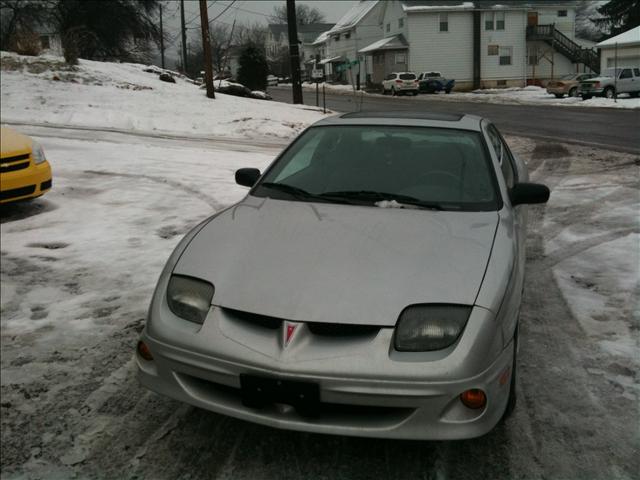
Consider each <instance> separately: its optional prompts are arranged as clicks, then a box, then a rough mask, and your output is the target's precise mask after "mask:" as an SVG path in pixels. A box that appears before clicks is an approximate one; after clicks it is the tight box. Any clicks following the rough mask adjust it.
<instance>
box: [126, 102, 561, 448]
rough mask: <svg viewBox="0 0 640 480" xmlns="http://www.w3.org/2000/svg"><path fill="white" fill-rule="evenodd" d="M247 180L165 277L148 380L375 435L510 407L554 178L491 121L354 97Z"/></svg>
mask: <svg viewBox="0 0 640 480" xmlns="http://www.w3.org/2000/svg"><path fill="white" fill-rule="evenodd" d="M236 181H237V182H238V183H239V184H241V185H244V186H249V187H251V190H250V191H249V193H248V195H247V196H246V197H245V198H244V199H243V200H242V201H241V202H239V203H237V204H235V205H232V206H230V207H229V208H227V209H225V210H223V211H221V212H218V213H216V214H215V215H213V216H212V217H210V218H208V219H207V220H205V221H204V222H202V223H201V224H200V225H198V226H197V227H195V228H194V229H193V230H192V231H191V232H190V233H188V234H187V235H186V236H185V237H184V239H183V240H182V241H181V242H180V244H179V245H178V246H177V248H176V249H175V251H174V252H173V254H172V255H171V257H170V258H169V261H168V262H167V265H166V267H165V268H164V270H163V272H162V274H161V276H160V280H159V281H158V284H157V287H156V290H155V293H154V295H153V299H152V302H151V307H150V309H149V314H148V319H147V323H146V327H145V329H144V331H143V333H142V336H141V338H140V341H139V342H138V347H137V354H136V359H137V365H138V368H139V378H140V380H141V382H142V383H143V385H145V386H146V387H148V388H149V389H151V390H154V391H156V392H158V393H160V394H163V395H166V396H168V397H172V398H175V399H177V400H180V401H183V402H187V403H189V404H192V405H195V406H198V407H201V408H204V409H208V410H211V411H214V412H218V413H222V414H225V415H230V416H233V417H237V418H240V419H243V420H248V421H251V422H256V423H261V424H264V425H270V426H272V427H278V428H287V429H292V430H303V431H309V432H318V433H329V434H341V435H356V436H369V437H388V438H406V439H461V438H471V437H476V436H479V435H482V434H484V433H486V432H488V431H489V430H491V429H492V428H493V427H494V426H495V425H496V424H497V423H498V422H499V421H500V420H501V418H503V416H504V415H505V412H509V411H510V410H511V409H512V408H513V406H514V402H515V390H514V389H515V367H516V352H517V343H518V333H517V332H518V314H519V311H520V303H521V297H522V290H523V276H524V264H525V235H526V210H525V209H526V207H525V204H529V203H543V202H546V201H547V199H548V197H549V190H548V189H547V187H545V186H544V185H537V184H532V183H528V176H527V170H526V167H525V164H524V163H523V162H522V161H520V160H519V159H518V158H517V157H516V156H514V155H513V154H512V153H511V151H510V150H509V147H508V146H507V144H506V143H505V141H504V139H503V138H502V137H501V135H500V133H499V132H498V130H497V129H496V127H495V126H494V125H492V124H491V123H490V122H489V121H488V120H486V119H482V118H479V117H475V116H470V115H437V114H433V115H429V114H425V113H413V112H402V113H381V114H375V113H348V114H344V115H341V116H336V117H332V118H328V119H325V120H322V121H320V122H318V123H316V124H315V125H313V126H311V127H310V128H308V129H307V130H305V131H304V132H303V133H302V134H301V135H300V136H299V137H298V138H296V139H295V140H294V141H293V142H292V143H291V145H289V147H287V148H286V149H285V150H284V152H282V154H280V156H279V157H278V158H277V159H276V160H275V161H274V162H273V164H272V165H271V166H270V167H269V168H268V169H267V171H266V172H265V173H264V174H262V175H261V174H260V172H259V171H258V170H256V169H241V170H238V172H236Z"/></svg>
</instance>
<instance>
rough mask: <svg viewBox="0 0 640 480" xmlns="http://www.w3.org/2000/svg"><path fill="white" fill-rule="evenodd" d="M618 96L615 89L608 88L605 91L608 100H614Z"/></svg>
mask: <svg viewBox="0 0 640 480" xmlns="http://www.w3.org/2000/svg"><path fill="white" fill-rule="evenodd" d="M615 94H616V91H615V90H614V89H613V87H607V88H605V89H604V96H605V97H606V98H613V97H614V96H615Z"/></svg>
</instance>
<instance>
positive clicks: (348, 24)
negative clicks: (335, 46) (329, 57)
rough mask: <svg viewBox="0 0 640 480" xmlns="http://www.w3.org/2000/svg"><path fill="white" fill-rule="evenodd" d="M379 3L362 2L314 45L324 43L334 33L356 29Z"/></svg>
mask: <svg viewBox="0 0 640 480" xmlns="http://www.w3.org/2000/svg"><path fill="white" fill-rule="evenodd" d="M378 3H379V0H360V1H359V2H358V3H357V4H356V5H354V6H353V7H351V10H349V11H348V12H347V13H345V14H344V15H343V16H342V18H340V20H338V23H336V24H335V25H334V26H333V28H331V29H329V30H328V31H326V32H323V33H322V34H321V35H319V36H318V37H317V38H316V39H315V40H314V42H313V43H314V45H315V44H318V43H322V42H324V41H325V40H326V39H327V38H329V35H331V34H332V33H341V32H344V31H347V30H351V29H352V28H353V27H355V26H356V25H357V24H358V23H359V22H360V21H361V20H362V19H363V18H364V17H365V16H366V15H367V13H369V12H370V11H371V10H372V9H373V7H375V6H376V5H377V4H378Z"/></svg>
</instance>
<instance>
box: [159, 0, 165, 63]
mask: <svg viewBox="0 0 640 480" xmlns="http://www.w3.org/2000/svg"><path fill="white" fill-rule="evenodd" d="M159 6H160V58H161V61H162V68H164V30H163V29H162V3H160V4H159Z"/></svg>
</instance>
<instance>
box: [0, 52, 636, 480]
mask: <svg viewBox="0 0 640 480" xmlns="http://www.w3.org/2000/svg"><path fill="white" fill-rule="evenodd" d="M2 55H3V56H2V61H3V64H4V62H5V60H6V58H5V54H2ZM93 63H97V62H91V64H88V63H85V62H82V64H81V68H80V69H79V70H78V71H72V72H70V73H69V74H70V75H72V77H70V78H73V79H76V81H78V82H85V83H73V82H70V81H62V80H61V81H55V80H50V79H49V76H51V75H52V73H51V71H50V70H49V69H50V65H45V66H43V67H42V68H43V69H45V70H46V72H42V73H39V74H38V73H24V74H19V73H16V71H15V70H13V71H7V70H3V72H2V78H1V80H0V81H1V82H2V83H1V86H2V121H3V122H5V121H8V120H20V121H24V122H42V121H50V122H52V123H61V124H72V125H81V126H85V125H86V126H93V127H106V128H108V129H123V130H127V129H131V133H135V132H136V131H138V132H140V133H145V135H139V136H138V135H131V134H125V133H117V132H101V131H93V130H82V131H73V130H63V129H55V128H34V127H27V126H22V127H20V128H21V129H22V130H23V131H25V133H28V134H31V135H33V136H34V138H36V139H37V140H38V141H40V142H41V143H42V145H43V146H44V148H45V150H46V152H47V155H48V157H49V160H50V162H51V164H52V168H53V175H54V177H53V182H54V183H53V185H54V186H53V189H52V190H51V192H49V193H48V194H47V195H45V196H44V197H42V198H40V199H38V200H35V201H33V202H30V203H25V204H20V205H16V206H13V207H8V208H3V209H2V215H1V218H0V222H1V228H0V241H1V242H0V255H1V262H0V280H1V281H0V285H1V288H2V291H1V292H0V293H1V301H0V307H1V318H0V341H1V345H0V346H1V349H2V357H1V371H2V375H1V376H0V389H1V390H0V391H1V394H2V402H1V404H0V408H1V412H2V415H1V417H0V422H1V427H2V428H1V440H2V457H1V462H2V465H1V467H2V477H3V478H25V479H29V478H34V479H35V478H60V479H67V478H154V479H155V478H159V479H161V478H219V479H223V478H234V479H253V478H265V479H268V478H274V479H275V478H292V479H293V478H295V479H297V478H305V479H306V478H310V479H321V478H372V477H380V478H395V479H403V478H530V479H543V478H615V479H617V478H620V479H627V478H634V477H635V476H636V473H637V471H638V468H640V464H639V463H638V458H637V450H638V447H639V445H638V437H637V425H638V421H639V418H638V410H637V406H638V398H639V396H640V389H639V384H640V379H639V378H638V371H639V368H638V367H639V366H640V365H639V358H640V355H639V351H640V350H639V348H638V322H639V321H640V319H639V318H638V308H637V298H638V289H639V284H638V278H639V271H638V266H639V252H640V245H639V244H638V242H639V241H640V226H639V224H638V216H637V212H638V211H639V209H640V184H639V180H638V179H639V178H640V175H639V174H640V171H639V170H640V166H639V165H640V163H639V160H638V158H637V157H634V156H632V155H628V154H619V153H615V152H610V151H605V150H596V149H592V148H588V147H576V146H569V145H564V144H557V143H546V142H539V141H533V140H528V139H523V138H518V137H510V138H508V139H507V140H508V141H509V143H510V144H511V145H512V147H513V149H514V151H515V152H516V153H517V154H519V155H520V156H522V158H523V159H524V160H525V161H527V162H528V165H529V169H530V172H531V175H532V179H533V180H534V181H540V182H543V183H546V184H548V185H549V186H550V188H551V189H552V194H551V200H550V202H549V204H547V205H545V206H540V207H535V208H531V209H530V222H529V240H528V257H527V263H528V265H527V276H526V285H525V294H524V299H523V305H522V312H521V346H520V354H519V366H518V368H519V370H518V378H519V387H518V388H519V390H518V392H519V393H518V407H517V408H516V411H515V413H514V416H513V417H512V418H511V419H509V420H508V421H507V422H506V423H505V424H503V425H500V426H499V427H498V428H496V429H495V430H494V431H493V432H491V433H490V434H489V435H487V436H485V437H483V439H482V440H481V441H477V440H475V441H474V440H472V441H468V442H441V443H429V444H425V443H424V442H391V441H377V440H373V439H357V438H345V437H332V436H320V435H310V434H304V433H297V432H286V431H279V430H275V429H270V428H266V427H261V426H256V425H252V424H248V423H245V422H241V421H237V420H234V419H230V418H226V417H222V416H219V415H215V414H212V413H209V412H205V411H202V410H198V409H194V408H190V407H187V406H184V405H180V404H179V403H177V402H174V401H171V400H169V399H166V398H161V397H159V396H156V395H154V394H151V393H149V392H147V391H146V390H144V389H143V388H142V387H140V386H139V384H138V382H137V380H136V378H135V369H134V365H133V362H132V354H133V349H134V346H135V342H136V340H137V338H138V334H139V331H140V330H141V329H142V327H143V324H144V317H145V314H146V309H147V306H148V303H149V299H150V296H151V292H152V289H153V288H154V286H155V281H156V279H157V277H158V275H159V272H160V270H161V268H162V266H163V264H164V262H165V261H166V259H167V257H168V255H169V253H170V252H171V250H172V249H173V247H174V246H175V245H176V244H177V242H178V241H179V239H180V237H181V236H182V235H183V234H184V233H185V232H186V231H187V230H188V229H189V228H190V227H191V226H193V225H195V224H197V223H198V222H199V221H201V220H202V219H204V218H205V217H207V216H209V215H211V214H212V213H213V212H215V211H217V210H219V209H221V208H223V207H224V206H226V205H229V204H231V203H233V202H235V201H237V200H239V199H240V198H241V197H242V196H243V195H244V194H245V192H246V189H245V188H243V187H239V186H237V185H236V184H235V182H234V179H233V172H234V170H236V169H237V168H240V167H257V168H260V169H264V168H265V167H266V166H267V165H268V164H269V162H270V161H271V160H272V159H273V158H274V156H275V155H276V154H277V152H278V150H279V148H281V147H280V146H277V145H273V144H272V145H271V146H269V142H264V138H265V137H264V136H265V135H267V136H268V135H272V136H274V137H276V139H279V140H280V144H282V142H283V141H284V138H285V137H290V136H291V134H292V133H293V132H295V131H297V129H299V128H302V127H304V126H305V125H306V124H307V123H308V122H311V121H313V120H315V119H316V118H319V116H320V114H319V113H317V112H314V111H309V110H305V109H303V108H296V107H291V106H289V105H284V104H277V103H275V102H267V101H264V102H261V101H257V100H246V99H239V98H235V97H225V96H222V95H221V96H220V99H219V100H216V101H215V102H214V103H213V105H214V107H215V106H218V107H216V108H218V110H217V111H220V110H224V109H227V110H226V116H225V115H217V116H215V117H211V118H209V117H207V118H206V119H204V120H203V121H202V122H198V123H197V125H196V126H197V128H195V129H192V128H191V123H190V122H191V121H192V120H191V119H190V115H196V114H197V113H198V112H200V110H198V109H199V108H200V107H199V106H198V105H199V104H200V103H202V92H201V91H200V90H199V89H198V88H197V87H196V86H193V85H190V84H187V83H186V82H183V83H181V81H179V82H178V83H177V84H176V85H173V84H166V85H165V84H163V83H161V82H158V81H157V79H156V76H155V75H152V74H147V73H144V72H142V73H141V72H140V71H139V67H140V66H131V65H123V64H121V65H115V66H114V65H108V64H105V65H102V64H97V65H93ZM3 68H4V65H3ZM30 68H32V69H37V68H39V67H36V66H31V67H30ZM67 73H68V72H66V71H64V70H60V71H59V73H58V75H66V74H67ZM147 75H148V76H147ZM92 82H93V83H95V82H97V83H101V85H96V84H92ZM147 82H148V83H147ZM125 85H130V86H129V87H126V86H125ZM131 85H133V86H131ZM147 86H151V87H152V88H153V89H152V90H148V89H143V88H142V87H147ZM175 87H177V88H175ZM24 92H27V93H29V94H33V95H32V96H31V97H30V100H28V99H26V98H24V95H25V94H24ZM65 92H66V93H65ZM176 92H178V93H179V94H180V97H179V98H180V99H181V102H179V103H180V105H181V106H182V107H183V109H184V111H180V112H177V111H176V109H175V108H173V109H170V108H169V107H167V106H166V105H163V102H164V100H163V99H165V98H166V97H167V96H171V95H175V94H176ZM139 95H144V97H139ZM93 97H95V100H89V99H90V98H93ZM43 101H44V103H42V102H43ZM83 102H85V103H83ZM87 102H91V105H96V106H95V107H93V106H91V107H89V105H88V103H87ZM94 102H95V103H94ZM245 102H248V103H245ZM280 105H281V106H280ZM245 107H246V109H248V111H249V113H250V115H251V116H252V118H254V119H255V118H270V119H273V118H280V120H276V121H274V122H273V125H268V126H267V124H266V123H261V122H255V121H253V120H243V117H242V115H245V114H247V112H246V111H244V110H243V109H244V108H245ZM118 108H120V109H121V110H122V111H121V112H120V113H121V115H120V116H119V115H117V113H118ZM203 108H204V107H203ZM207 108H208V107H207ZM239 109H240V110H242V111H240V112H239V111H238V110H239ZM280 109H281V110H280ZM201 113H202V112H201ZM5 115H6V117H7V118H5ZM289 116H290V117H292V118H294V119H295V122H294V123H295V126H293V127H292V126H287V124H286V122H287V121H288V120H287V119H288V118H289ZM16 117H17V118H16ZM230 119H238V122H232V123H233V125H236V127H237V128H236V127H230V126H229V120H230ZM247 125H252V126H253V127H254V130H252V131H251V132H246V131H245V130H243V128H244V127H245V126H247ZM154 128H155V130H154ZM153 133H165V134H168V133H171V134H172V135H174V136H180V138H161V137H159V138H156V137H153V136H151V135H152V134H153ZM193 134H195V135H193ZM215 135H225V136H228V137H231V138H233V137H235V138H236V139H237V140H238V141H237V142H236V143H235V144H232V143H230V142H229V141H225V142H223V141H221V140H220V139H214V140H211V141H204V140H203V139H202V137H203V136H215ZM190 137H192V138H190ZM258 138H260V139H262V140H263V141H262V142H261V141H258V140H252V139H258ZM240 140H242V141H240ZM251 143H253V145H252V144H251ZM611 445H615V448H612V447H611ZM585 452H588V455H585Z"/></svg>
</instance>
